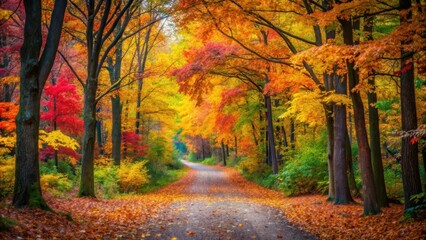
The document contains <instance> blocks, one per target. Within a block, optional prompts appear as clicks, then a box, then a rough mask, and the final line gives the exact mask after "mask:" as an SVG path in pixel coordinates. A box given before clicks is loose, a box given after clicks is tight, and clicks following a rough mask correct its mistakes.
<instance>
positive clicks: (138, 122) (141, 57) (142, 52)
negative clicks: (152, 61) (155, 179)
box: [135, 26, 152, 134]
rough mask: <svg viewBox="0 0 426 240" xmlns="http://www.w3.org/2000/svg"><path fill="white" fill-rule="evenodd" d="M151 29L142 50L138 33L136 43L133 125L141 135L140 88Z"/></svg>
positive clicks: (148, 30) (141, 86) (147, 33)
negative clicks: (136, 91) (134, 113)
mask: <svg viewBox="0 0 426 240" xmlns="http://www.w3.org/2000/svg"><path fill="white" fill-rule="evenodd" d="M151 29H152V26H150V27H148V29H147V32H146V35H145V40H144V44H143V47H142V49H140V33H138V43H137V46H138V47H137V51H138V74H139V76H138V94H137V102H136V123H135V127H136V130H135V133H136V134H139V133H141V129H140V128H141V121H142V120H141V118H142V113H141V110H140V107H141V104H142V88H143V80H144V77H143V76H142V75H143V74H144V73H145V66H146V59H147V57H148V53H149V39H150V37H151Z"/></svg>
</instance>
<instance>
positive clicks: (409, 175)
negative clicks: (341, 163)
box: [399, 0, 422, 209]
mask: <svg viewBox="0 0 426 240" xmlns="http://www.w3.org/2000/svg"><path fill="white" fill-rule="evenodd" d="M399 11H400V21H401V25H404V24H408V23H409V21H410V20H411V18H412V11H411V0H399ZM401 44H402V45H403V46H402V48H401V63H400V66H401V124H402V130H403V131H405V132H408V131H412V130H415V129H417V112H416V97H415V96H416V93H415V88H414V62H413V53H412V52H410V51H407V50H405V49H404V45H405V44H409V42H407V41H403V42H401ZM401 167H402V183H403V186H404V200H405V209H409V208H412V207H414V206H416V205H417V204H419V202H418V203H416V202H415V201H413V200H411V196H413V195H415V194H419V193H421V192H422V185H421V181H420V172H419V150H418V143H417V142H416V141H413V142H412V141H411V137H410V136H409V135H404V136H402V144H401Z"/></svg>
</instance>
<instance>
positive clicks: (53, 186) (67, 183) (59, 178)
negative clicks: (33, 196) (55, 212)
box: [40, 173, 73, 196]
mask: <svg viewBox="0 0 426 240" xmlns="http://www.w3.org/2000/svg"><path fill="white" fill-rule="evenodd" d="M40 183H41V188H42V189H43V190H45V191H48V192H50V193H52V194H53V195H54V196H61V195H62V194H63V193H64V192H67V191H71V189H72V188H73V184H72V181H71V180H70V179H68V176H67V175H65V174H62V173H56V174H53V173H49V174H44V175H41V177H40Z"/></svg>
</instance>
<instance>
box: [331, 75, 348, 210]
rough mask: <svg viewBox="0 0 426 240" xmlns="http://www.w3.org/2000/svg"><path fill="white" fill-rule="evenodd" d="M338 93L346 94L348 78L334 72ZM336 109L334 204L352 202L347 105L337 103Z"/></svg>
mask: <svg viewBox="0 0 426 240" xmlns="http://www.w3.org/2000/svg"><path fill="white" fill-rule="evenodd" d="M332 77H333V78H334V84H335V89H336V93H337V94H342V95H346V79H343V80H342V79H341V78H340V77H339V76H337V75H335V74H333V75H332ZM333 110H334V128H333V132H334V149H333V160H334V188H335V196H334V204H347V203H352V202H353V199H352V196H351V194H350V191H349V183H348V177H347V174H346V169H347V166H346V132H347V130H346V106H345V105H342V104H335V105H334V107H333Z"/></svg>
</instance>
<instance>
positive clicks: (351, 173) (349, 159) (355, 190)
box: [346, 130, 360, 197]
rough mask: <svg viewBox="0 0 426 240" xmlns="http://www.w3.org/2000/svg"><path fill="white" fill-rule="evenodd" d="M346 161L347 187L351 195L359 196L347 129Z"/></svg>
mask: <svg viewBox="0 0 426 240" xmlns="http://www.w3.org/2000/svg"><path fill="white" fill-rule="evenodd" d="M346 161H347V163H346V164H347V168H348V169H347V172H348V182H349V189H350V191H351V195H352V197H359V196H360V193H359V190H358V187H357V186H356V182H355V174H354V167H353V158H352V146H351V141H350V139H349V134H348V131H347V130H346Z"/></svg>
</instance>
